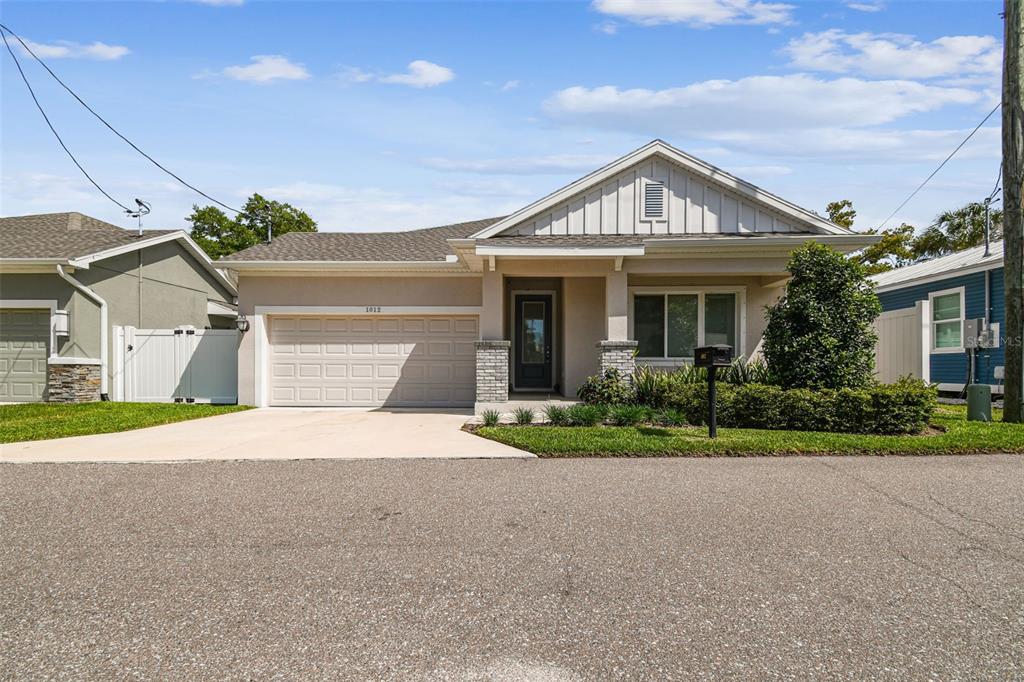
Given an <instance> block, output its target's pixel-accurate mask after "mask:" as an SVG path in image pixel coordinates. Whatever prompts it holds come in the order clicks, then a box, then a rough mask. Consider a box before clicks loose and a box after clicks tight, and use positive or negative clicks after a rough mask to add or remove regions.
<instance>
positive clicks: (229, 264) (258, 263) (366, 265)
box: [218, 256, 468, 273]
mask: <svg viewBox="0 0 1024 682" xmlns="http://www.w3.org/2000/svg"><path fill="white" fill-rule="evenodd" d="M452 258H455V257H454V256H453V257H452ZM218 263H219V266H220V267H223V268H229V269H231V270H234V271H236V272H239V273H245V272H310V271H316V272H467V271H468V270H467V268H466V267H465V265H463V264H462V263H460V262H459V261H458V260H457V259H455V260H443V261H437V260H432V261H337V260H300V261H284V260H248V261H242V260H239V261H231V260H227V261H218Z"/></svg>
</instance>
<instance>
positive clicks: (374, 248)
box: [218, 218, 769, 265]
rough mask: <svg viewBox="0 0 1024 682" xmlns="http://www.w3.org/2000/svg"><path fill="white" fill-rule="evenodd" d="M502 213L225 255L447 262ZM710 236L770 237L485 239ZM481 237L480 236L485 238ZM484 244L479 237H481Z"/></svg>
mask: <svg viewBox="0 0 1024 682" xmlns="http://www.w3.org/2000/svg"><path fill="white" fill-rule="evenodd" d="M499 220H502V218H486V219H484V220H473V221H471V222H467V223H457V224H455V225H443V226H441V227H428V228H424V229H421V230H408V231H405V232H289V233H288V234H285V235H281V236H280V237H277V238H276V239H274V241H273V242H271V243H270V244H258V245H256V246H252V247H249V248H248V249H244V250H242V251H239V252H237V253H233V254H231V255H229V256H225V257H223V258H221V259H220V260H219V261H218V263H224V264H225V265H227V264H229V263H231V262H232V261H283V262H301V261H350V262H382V261H392V262H395V261H397V262H401V261H439V262H440V261H444V260H445V256H448V255H454V252H453V251H452V248H451V246H450V245H449V244H448V243H447V240H448V239H465V238H467V237H469V236H471V235H473V234H475V233H476V232H479V231H480V230H483V229H484V228H486V227H488V226H490V225H493V224H494V223H496V222H498V221H499ZM688 237H691V238H701V239H704V238H708V237H712V238H714V237H749V238H751V239H758V238H768V237H769V235H768V234H767V233H766V234H721V235H710V234H690V235H681V234H662V235H657V234H654V235H652V234H636V235H633V234H621V235H620V234H594V235H582V234H574V235H509V236H502V235H498V236H495V237H491V238H489V239H487V240H486V243H487V244H488V245H493V246H526V247H529V246H537V247H540V246H640V245H641V244H643V243H644V242H645V241H648V240H652V239H653V240H656V239H686V238H688ZM481 241H482V240H481ZM478 243H481V242H478Z"/></svg>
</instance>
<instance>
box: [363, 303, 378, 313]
mask: <svg viewBox="0 0 1024 682" xmlns="http://www.w3.org/2000/svg"><path fill="white" fill-rule="evenodd" d="M366 312H368V313H379V312H380V306H379V305H368V306H366Z"/></svg>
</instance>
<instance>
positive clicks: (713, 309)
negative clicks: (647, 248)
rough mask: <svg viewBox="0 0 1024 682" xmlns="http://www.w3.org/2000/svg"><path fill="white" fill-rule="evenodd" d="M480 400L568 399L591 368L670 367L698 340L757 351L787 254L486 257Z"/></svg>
mask: <svg viewBox="0 0 1024 682" xmlns="http://www.w3.org/2000/svg"><path fill="white" fill-rule="evenodd" d="M483 266H484V267H483V273H482V275H483V276H482V287H483V291H482V306H481V315H480V340H479V341H478V342H477V348H476V407H477V411H478V412H479V411H482V410H484V409H499V410H501V411H509V410H511V409H512V404H513V403H517V401H519V402H526V403H529V404H527V405H526V406H528V407H534V408H535V409H542V408H543V406H544V405H545V404H547V403H548V402H551V401H554V402H571V401H574V400H575V398H576V394H577V391H578V390H579V388H580V386H582V384H583V383H584V382H585V381H586V379H587V377H589V376H592V375H595V374H600V373H603V372H604V371H605V370H606V369H609V368H613V367H614V368H616V369H619V370H620V371H621V372H623V373H627V374H628V373H631V372H632V371H633V369H634V368H635V366H636V365H637V364H647V365H651V366H656V367H662V368H665V369H669V368H672V367H677V366H679V365H681V364H683V363H687V362H691V361H692V357H693V348H694V347H697V346H700V345H704V344H710V343H727V344H729V345H731V346H733V347H734V349H735V352H736V354H737V355H750V354H751V353H753V352H754V351H755V349H756V348H757V346H758V343H759V341H760V338H761V335H762V333H763V331H764V320H763V312H762V310H763V307H764V306H765V305H768V304H770V303H772V302H774V301H775V300H777V298H778V297H779V295H780V294H781V292H782V290H783V285H784V284H785V281H786V276H787V275H786V271H785V257H784V256H782V255H780V257H777V258H764V257H758V258H756V259H730V260H725V259H711V260H708V259H702V258H695V257H691V258H678V257H675V258H630V257H628V256H627V255H626V254H614V253H613V254H609V255H607V256H604V255H601V256H595V255H593V254H592V252H591V253H587V252H584V253H577V254H575V255H569V256H562V257H554V256H547V257H545V256H539V257H537V256H535V257H532V258H530V257H524V256H519V255H516V256H507V257H487V258H485V259H484V262H483Z"/></svg>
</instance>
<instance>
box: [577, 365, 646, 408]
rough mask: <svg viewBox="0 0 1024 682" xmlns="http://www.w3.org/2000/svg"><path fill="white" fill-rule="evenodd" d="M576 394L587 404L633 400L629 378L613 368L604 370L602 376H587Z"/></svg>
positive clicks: (617, 403) (626, 402) (616, 403)
mask: <svg viewBox="0 0 1024 682" xmlns="http://www.w3.org/2000/svg"><path fill="white" fill-rule="evenodd" d="M576 395H577V396H578V397H579V399H580V400H582V401H583V402H585V403H586V404H588V405H625V404H628V403H631V402H633V400H634V392H633V386H632V385H631V384H630V382H629V379H628V378H626V377H624V376H622V373H621V372H619V370H617V369H615V368H610V369H608V370H606V371H605V373H604V375H603V376H598V375H595V376H592V377H587V380H586V381H584V382H583V385H582V386H580V390H578V391H577V392H576Z"/></svg>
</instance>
